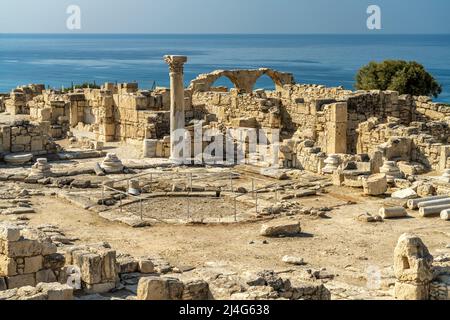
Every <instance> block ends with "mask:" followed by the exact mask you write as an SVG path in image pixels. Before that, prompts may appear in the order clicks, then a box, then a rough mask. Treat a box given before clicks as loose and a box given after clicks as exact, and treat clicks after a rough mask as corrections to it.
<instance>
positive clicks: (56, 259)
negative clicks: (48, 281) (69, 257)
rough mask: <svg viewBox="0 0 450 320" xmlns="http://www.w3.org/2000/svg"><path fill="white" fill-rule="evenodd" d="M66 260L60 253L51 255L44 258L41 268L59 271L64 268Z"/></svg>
mask: <svg viewBox="0 0 450 320" xmlns="http://www.w3.org/2000/svg"><path fill="white" fill-rule="evenodd" d="M65 262H66V258H65V256H64V255H62V254H60V253H53V254H49V255H46V256H44V259H43V266H44V268H45V269H51V270H60V269H61V268H63V267H64V265H65Z"/></svg>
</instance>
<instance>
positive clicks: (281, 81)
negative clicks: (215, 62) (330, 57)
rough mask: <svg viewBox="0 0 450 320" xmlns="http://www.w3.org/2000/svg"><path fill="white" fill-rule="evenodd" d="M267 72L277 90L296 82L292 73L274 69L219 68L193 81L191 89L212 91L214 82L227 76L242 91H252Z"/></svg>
mask: <svg viewBox="0 0 450 320" xmlns="http://www.w3.org/2000/svg"><path fill="white" fill-rule="evenodd" d="M264 74H266V75H267V76H269V77H270V78H271V79H272V80H273V82H274V83H275V88H276V90H281V89H282V88H283V86H284V85H286V84H295V81H294V76H293V75H292V74H291V73H283V72H278V71H275V70H272V69H266V68H262V69H257V70H217V71H214V72H211V73H208V74H201V75H199V76H198V77H197V78H196V79H194V80H192V81H191V85H190V89H192V90H193V91H201V92H205V91H210V90H211V87H212V85H213V84H214V82H216V80H217V79H219V78H220V77H223V76H225V77H227V78H228V79H230V81H231V82H232V83H233V84H234V87H235V88H236V89H237V90H238V91H239V92H240V93H251V92H252V91H253V89H254V86H255V84H256V81H257V80H258V79H259V78H260V77H261V76H262V75H264Z"/></svg>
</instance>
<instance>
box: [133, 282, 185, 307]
mask: <svg viewBox="0 0 450 320" xmlns="http://www.w3.org/2000/svg"><path fill="white" fill-rule="evenodd" d="M183 291H184V285H183V283H182V282H181V281H180V280H178V279H174V278H159V277H148V278H141V279H140V280H139V284H138V292H137V299H138V300H152V301H155V300H181V299H182V297H183Z"/></svg>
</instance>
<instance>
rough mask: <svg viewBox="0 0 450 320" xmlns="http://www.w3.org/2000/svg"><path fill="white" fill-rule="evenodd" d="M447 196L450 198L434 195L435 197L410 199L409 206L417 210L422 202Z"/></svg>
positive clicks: (443, 197)
mask: <svg viewBox="0 0 450 320" xmlns="http://www.w3.org/2000/svg"><path fill="white" fill-rule="evenodd" d="M446 198H448V196H434V197H427V198H421V199H410V200H408V208H410V209H411V210H416V209H418V208H419V203H421V202H427V201H433V200H441V199H446Z"/></svg>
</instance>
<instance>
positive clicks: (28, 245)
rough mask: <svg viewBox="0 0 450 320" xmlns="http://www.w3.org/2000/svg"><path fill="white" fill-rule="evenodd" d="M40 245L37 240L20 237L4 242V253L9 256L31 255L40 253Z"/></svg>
mask: <svg viewBox="0 0 450 320" xmlns="http://www.w3.org/2000/svg"><path fill="white" fill-rule="evenodd" d="M41 252H42V246H41V243H39V241H36V240H28V239H22V240H19V241H14V242H5V248H4V253H5V254H6V255H7V256H8V257H11V258H17V257H33V256H37V255H40V254H41Z"/></svg>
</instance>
